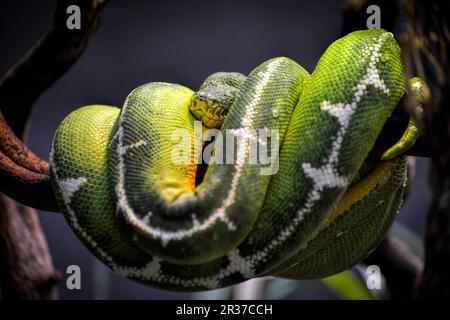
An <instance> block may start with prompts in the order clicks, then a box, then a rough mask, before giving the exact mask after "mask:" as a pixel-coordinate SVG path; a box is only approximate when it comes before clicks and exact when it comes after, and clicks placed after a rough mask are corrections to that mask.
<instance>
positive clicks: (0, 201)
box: [0, 194, 59, 299]
mask: <svg viewBox="0 0 450 320" xmlns="http://www.w3.org/2000/svg"><path fill="white" fill-rule="evenodd" d="M58 279H59V273H58V272H56V271H55V269H54V268H53V264H52V261H51V258H50V255H49V253H48V247H47V243H46V241H45V238H44V235H43V233H42V230H41V227H40V224H39V219H38V217H37V215H36V213H35V211H34V209H31V208H29V207H25V206H23V205H21V204H18V203H17V202H15V201H14V200H12V199H10V198H8V197H6V196H5V195H3V194H0V281H1V284H2V286H1V289H2V296H3V298H4V299H54V298H56V297H57V291H56V284H57V282H58Z"/></svg>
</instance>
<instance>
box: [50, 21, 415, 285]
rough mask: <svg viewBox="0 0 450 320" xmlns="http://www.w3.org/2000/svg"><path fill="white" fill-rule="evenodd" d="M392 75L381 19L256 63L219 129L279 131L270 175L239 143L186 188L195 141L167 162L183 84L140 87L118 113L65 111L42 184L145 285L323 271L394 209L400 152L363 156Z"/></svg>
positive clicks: (190, 127) (89, 241)
mask: <svg viewBox="0 0 450 320" xmlns="http://www.w3.org/2000/svg"><path fill="white" fill-rule="evenodd" d="M404 83H405V79H404V72H403V66H402V63H401V57H400V48H399V46H398V44H397V43H396V41H395V40H394V38H393V36H392V34H390V33H387V32H386V31H383V30H365V31H357V32H353V33H351V34H349V35H347V36H345V37H343V38H341V39H339V40H337V41H336V42H334V43H333V44H332V45H331V46H330V47H329V48H328V49H327V51H326V52H325V53H324V55H323V56H322V57H321V59H320V61H319V63H318V65H317V67H316V69H315V70H314V72H313V73H312V75H311V76H310V75H308V73H307V72H306V71H305V70H304V69H303V68H302V67H301V66H299V65H298V64H297V63H295V62H294V61H292V60H290V59H288V58H275V59H272V60H269V61H266V62H264V63H263V64H261V65H260V66H258V67H257V68H255V69H254V70H253V71H252V72H251V73H250V74H249V75H248V77H247V78H245V80H244V81H243V83H242V85H240V88H239V90H238V92H237V93H236V94H235V97H234V96H233V102H232V105H231V107H230V110H229V112H228V113H227V115H226V117H225V121H224V123H223V125H222V127H221V132H224V133H225V132H231V133H232V134H235V135H242V134H243V135H245V136H246V137H247V138H248V140H247V141H252V139H255V137H254V135H253V132H254V131H252V130H253V129H267V128H269V129H273V128H276V129H278V130H279V135H278V139H279V141H280V152H279V163H278V164H279V170H278V172H277V173H276V174H275V175H265V174H261V172H262V171H261V170H262V169H266V168H267V166H266V165H262V164H250V163H249V161H248V156H249V146H250V143H248V142H245V141H244V142H241V143H236V144H235V145H234V146H233V148H234V151H235V153H234V154H235V155H236V157H237V158H236V159H234V160H237V159H239V160H246V161H241V162H236V161H235V162H234V164H220V163H215V164H210V165H209V166H208V169H207V172H206V175H205V177H204V179H203V181H202V183H201V184H199V185H197V186H196V185H195V182H194V181H195V175H196V168H197V165H196V163H195V159H196V157H198V155H199V150H201V147H202V145H201V141H200V142H199V141H197V140H196V139H189V141H185V144H184V147H185V148H182V149H183V150H178V151H184V152H187V155H188V156H191V157H190V158H189V159H191V161H190V162H189V163H180V164H178V163H174V161H173V159H172V152H173V150H174V142H173V139H174V132H178V131H177V130H183V132H187V133H189V135H190V136H191V137H194V136H195V135H196V134H197V133H196V130H195V129H196V124H195V120H196V118H195V117H194V115H193V114H192V113H191V112H190V111H189V107H190V104H191V99H192V97H193V96H194V92H193V91H191V90H190V89H188V88H186V87H183V86H180V85H176V84H167V83H149V84H145V85H143V86H140V87H138V88H136V89H135V90H133V92H131V93H130V95H129V96H128V97H127V99H126V101H125V103H124V106H123V108H122V110H119V109H118V108H115V107H108V106H99V105H95V106H87V107H83V108H80V109H78V110H76V111H74V112H72V113H71V114H70V115H69V116H67V117H66V118H65V119H64V121H63V122H62V124H61V125H60V127H59V128H58V130H57V132H56V134H55V138H54V141H53V146H52V151H51V157H50V160H51V168H52V179H53V184H54V189H55V194H56V195H57V198H58V199H59V202H60V205H61V208H62V210H63V211H64V212H65V215H66V217H67V220H68V222H69V224H70V225H71V227H72V229H73V230H74V231H75V233H76V234H77V235H78V236H79V237H80V239H81V240H82V241H83V242H84V243H85V245H86V246H87V247H88V248H89V249H90V250H91V251H92V252H93V253H94V254H95V255H96V256H97V257H98V258H99V259H100V260H102V261H103V262H104V263H105V264H107V265H108V266H109V267H111V268H112V269H113V270H115V271H116V272H118V273H120V274H122V275H124V276H126V277H128V278H130V279H134V280H136V281H139V282H141V283H145V284H147V285H150V286H154V287H159V288H164V289H171V290H185V291H194V290H204V289H214V288H219V287H223V286H227V285H231V284H235V283H239V282H241V281H244V280H246V279H249V278H253V277H258V276H262V275H278V276H284V277H290V278H295V279H304V278H318V277H323V276H327V275H330V274H334V273H337V272H340V271H342V270H345V269H346V268H348V267H350V266H352V265H353V264H354V263H356V262H357V261H358V260H359V259H361V258H362V257H363V256H364V255H365V254H367V253H368V252H370V250H372V249H373V248H374V247H375V246H376V245H377V243H378V242H379V240H380V239H381V238H382V236H383V235H384V233H385V232H386V230H387V228H388V226H389V225H390V223H391V221H392V219H393V217H394V216H395V214H396V213H397V212H398V210H399V207H400V202H401V198H402V194H403V189H404V185H405V179H406V164H405V159H404V157H402V156H400V157H395V158H393V159H391V160H389V161H381V162H380V161H373V159H369V158H368V155H369V152H370V150H371V149H372V147H373V145H374V143H375V140H376V138H377V137H378V135H379V133H380V131H381V129H382V127H383V125H384V123H385V122H386V120H387V119H388V117H389V116H390V114H391V113H392V111H393V110H394V108H395V107H396V106H397V104H398V102H399V101H400V98H401V97H402V95H403V94H404V91H405V87H404ZM201 90H202V89H201ZM225 130H228V131H225ZM276 138H277V137H271V139H276ZM226 143H228V141H227V142H226ZM226 143H225V144H226ZM373 162H375V165H372V163H373Z"/></svg>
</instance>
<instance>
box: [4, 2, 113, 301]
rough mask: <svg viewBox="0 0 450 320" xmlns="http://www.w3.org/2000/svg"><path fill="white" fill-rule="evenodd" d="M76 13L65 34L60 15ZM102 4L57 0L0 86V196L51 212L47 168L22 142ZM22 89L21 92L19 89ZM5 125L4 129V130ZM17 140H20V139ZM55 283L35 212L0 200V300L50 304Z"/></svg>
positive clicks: (84, 40) (76, 54)
mask: <svg viewBox="0 0 450 320" xmlns="http://www.w3.org/2000/svg"><path fill="white" fill-rule="evenodd" d="M71 4H77V5H78V6H79V7H80V9H81V29H80V30H69V29H68V28H67V27H66V19H67V17H68V15H67V13H66V9H67V7H68V6H69V5H71ZM103 4H104V1H102V0H80V1H71V0H60V1H58V5H57V9H56V12H55V19H54V25H53V28H52V30H51V31H50V33H49V34H48V35H47V36H46V37H45V38H43V39H42V40H41V41H39V42H38V44H37V45H36V46H35V47H34V48H33V49H31V50H30V52H29V53H28V54H27V55H26V56H25V57H24V58H23V59H22V60H21V61H20V62H19V63H17V64H16V65H15V66H14V67H13V68H12V69H11V70H10V71H9V72H8V73H7V74H6V75H5V77H4V78H3V80H2V82H1V84H0V111H1V112H0V134H1V135H0V179H1V184H0V191H2V192H5V193H7V194H8V195H9V196H11V197H13V198H14V199H17V200H19V201H20V202H21V203H24V204H28V205H31V206H34V207H37V208H40V209H44V210H52V211H56V210H57V208H56V201H55V199H54V196H53V192H52V190H51V187H50V183H49V181H50V179H49V165H48V163H47V162H45V161H43V160H41V159H39V158H38V157H37V156H36V155H34V154H33V153H32V152H31V151H30V150H29V149H28V148H27V147H26V146H25V145H24V144H23V143H22V141H21V140H20V139H19V138H18V137H21V138H23V137H24V136H25V135H24V133H25V129H26V125H27V120H28V117H29V115H30V112H31V108H32V105H33V104H34V102H35V101H36V100H37V98H38V97H39V96H40V95H41V94H42V93H43V92H44V91H45V90H46V89H47V88H48V87H50V86H51V85H52V84H53V83H54V82H55V81H56V80H57V79H58V78H59V77H60V76H61V75H63V74H64V73H65V72H66V71H67V70H68V69H69V68H70V66H72V65H73V63H75V61H76V60H77V59H78V58H79V57H80V55H81V54H82V52H83V51H84V49H85V48H86V46H87V44H88V42H89V39H90V38H91V37H92V35H93V34H94V32H95V30H96V29H97V26H98V23H99V14H100V9H101V7H102V5H103ZM24 88H26V90H25V89H24ZM8 124H9V126H8ZM22 140H23V139H22ZM58 279H59V275H58V273H57V272H56V271H55V270H54V268H53V265H52V262H51V258H50V254H49V252H48V247H47V243H46V241H45V238H44V236H43V234H42V230H41V227H40V224H39V219H38V218H37V215H36V212H35V211H34V210H33V209H31V208H28V207H25V206H23V205H21V204H19V203H16V202H15V201H13V200H12V199H10V198H9V197H7V196H5V195H2V194H0V283H1V290H2V295H3V298H12V299H49V298H56V297H57V291H56V284H57V281H58Z"/></svg>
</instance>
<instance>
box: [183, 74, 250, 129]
mask: <svg viewBox="0 0 450 320" xmlns="http://www.w3.org/2000/svg"><path fill="white" fill-rule="evenodd" d="M246 78H247V77H246V76H244V75H243V74H240V73H237V72H217V73H214V74H212V75H210V76H209V77H208V78H206V80H205V81H204V82H203V84H202V85H201V86H200V89H199V90H198V91H197V92H195V93H194V94H193V95H192V97H191V102H190V105H189V109H190V110H191V112H192V114H193V115H194V116H195V117H196V118H197V119H198V120H200V121H202V123H203V125H205V126H206V127H208V128H220V127H221V126H222V124H223V121H224V120H225V116H226V115H227V113H228V111H229V110H230V107H231V105H232V104H233V102H234V100H235V99H236V96H237V94H238V92H239V89H240V87H241V86H242V83H243V82H244V81H245V79H246Z"/></svg>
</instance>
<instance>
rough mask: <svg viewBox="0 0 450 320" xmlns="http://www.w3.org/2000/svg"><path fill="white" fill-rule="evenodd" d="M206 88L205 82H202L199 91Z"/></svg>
mask: <svg viewBox="0 0 450 320" xmlns="http://www.w3.org/2000/svg"><path fill="white" fill-rule="evenodd" d="M205 88H206V82H203V83H202V85H201V86H200V90H203V89H205Z"/></svg>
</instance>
